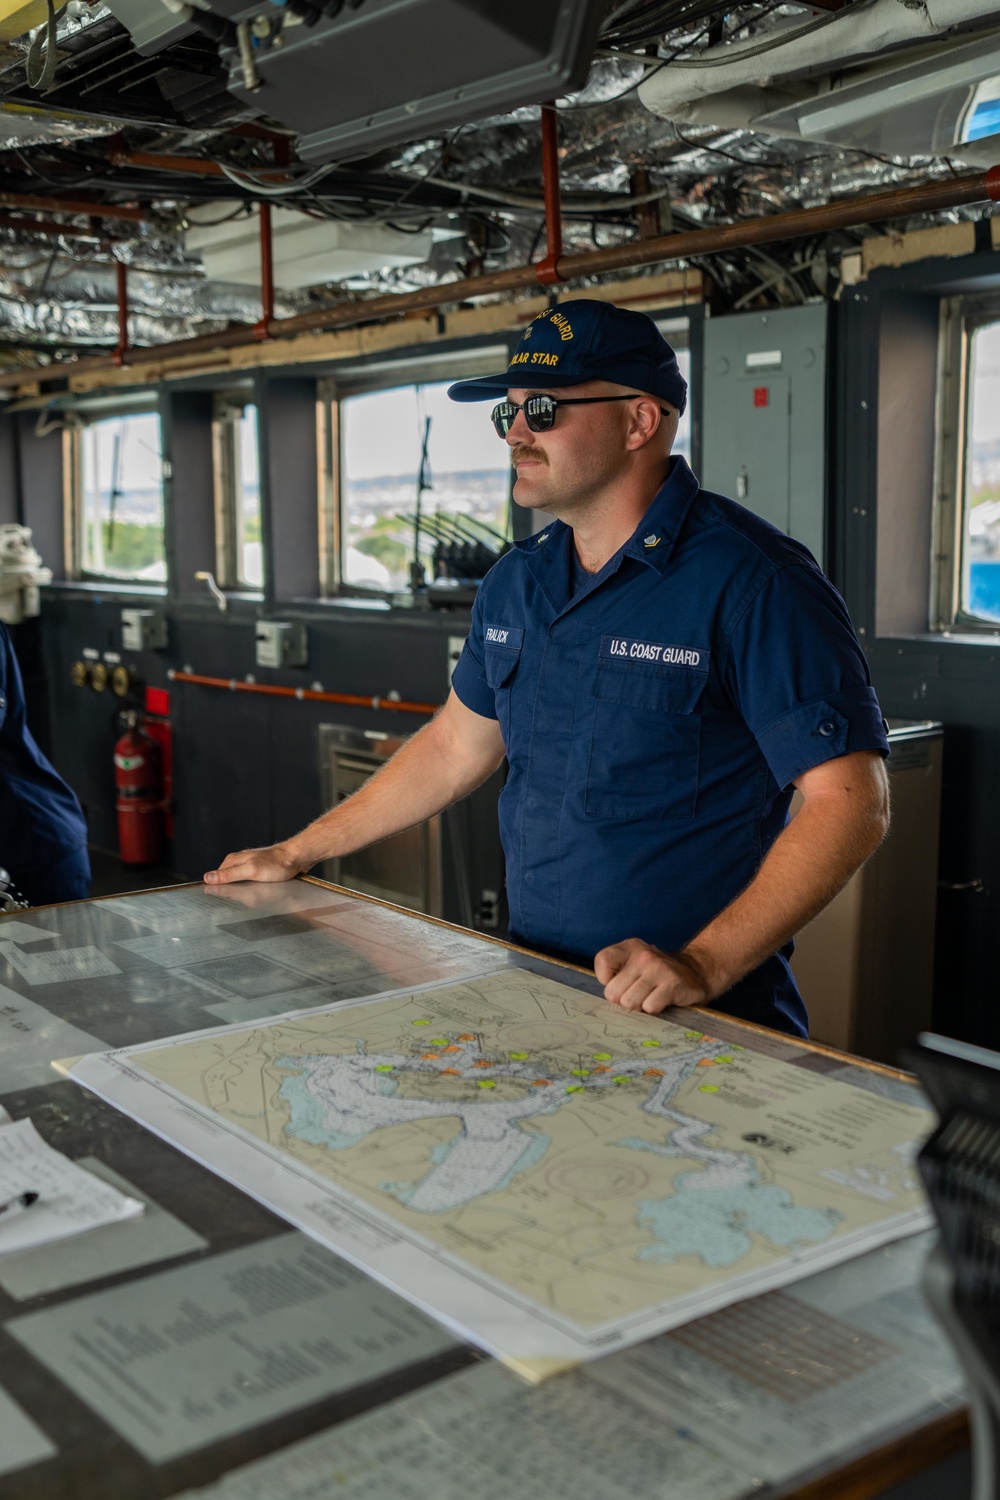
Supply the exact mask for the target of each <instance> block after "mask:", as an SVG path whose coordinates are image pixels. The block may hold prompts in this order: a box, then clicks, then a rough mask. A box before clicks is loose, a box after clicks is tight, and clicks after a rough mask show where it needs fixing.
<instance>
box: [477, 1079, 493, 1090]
mask: <svg viewBox="0 0 1000 1500" xmlns="http://www.w3.org/2000/svg"><path fill="white" fill-rule="evenodd" d="M476 1088H479V1089H495V1088H496V1084H495V1083H494V1082H493V1079H492V1078H480V1079H479V1080H478V1081H477V1083H476Z"/></svg>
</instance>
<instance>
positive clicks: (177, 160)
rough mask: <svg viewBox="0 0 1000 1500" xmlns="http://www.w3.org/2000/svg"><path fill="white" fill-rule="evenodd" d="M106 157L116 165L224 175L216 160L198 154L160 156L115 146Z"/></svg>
mask: <svg viewBox="0 0 1000 1500" xmlns="http://www.w3.org/2000/svg"><path fill="white" fill-rule="evenodd" d="M108 159H109V161H110V162H111V163H112V165H113V166H116V167H148V168H150V169H151V170H152V171H155V172H193V173H194V174H195V175H196V176H199V177H225V175H226V174H225V172H224V171H223V170H222V168H221V167H220V166H219V163H218V162H217V161H204V160H203V159H202V158H201V157H200V156H160V155H157V154H156V153H155V152H152V151H122V150H120V149H118V148H115V149H113V150H111V151H109V152H108Z"/></svg>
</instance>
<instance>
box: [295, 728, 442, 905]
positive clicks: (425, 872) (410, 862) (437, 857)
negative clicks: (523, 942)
mask: <svg viewBox="0 0 1000 1500" xmlns="http://www.w3.org/2000/svg"><path fill="white" fill-rule="evenodd" d="M404 738H405V737H404V736H402V735H390V734H382V733H380V732H379V731H377V730H373V729H352V728H349V727H347V726H345V725H340V724H323V725H321V726H320V732H319V742H320V771H321V776H322V783H323V805H324V807H334V806H336V804H337V803H338V802H343V801H344V799H345V797H349V796H350V795H351V793H352V792H356V791H357V790H358V788H359V787H362V786H363V785H364V784H365V782H366V781H367V780H368V778H369V777H370V776H374V774H375V772H376V771H377V770H378V769H379V767H380V766H382V765H384V764H385V762H386V761H387V760H388V759H389V758H390V756H392V755H394V754H395V753H396V751H397V750H398V749H399V748H400V746H401V745H402V744H403V742H404ZM323 877H324V879H326V880H332V881H334V882H335V883H336V884H337V885H345V886H347V887H348V889H349V890H352V891H361V892H362V893H363V894H364V895H366V896H378V897H380V898H381V900H383V901H392V902H395V904H396V905H397V906H406V907H409V908H410V909H411V910H412V911H419V912H424V913H426V915H427V916H431V917H440V916H441V915H443V897H442V882H441V818H440V816H438V817H434V818H429V819H428V820H427V821H426V822H425V823H418V824H416V825H415V827H413V828H407V829H405V830H404V831H403V832H402V833H397V834H394V835H393V837H392V838H388V839H383V840H382V842H381V843H378V844H370V845H369V846H368V847H367V848H365V849H358V850H357V851H356V853H354V854H348V855H345V856H344V858H343V859H328V860H327V861H326V862H325V863H324V866H323ZM470 925H471V924H470Z"/></svg>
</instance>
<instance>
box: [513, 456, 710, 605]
mask: <svg viewBox="0 0 1000 1500" xmlns="http://www.w3.org/2000/svg"><path fill="white" fill-rule="evenodd" d="M698 490H699V485H698V481H697V479H696V478H695V476H694V474H693V473H692V472H691V469H690V468H689V467H688V464H687V463H686V461H685V460H684V459H683V458H682V457H681V455H680V454H675V455H674V457H673V458H672V459H671V460H670V472H669V473H668V475H667V477H666V479H665V480H664V482H663V484H662V485H661V486H660V488H659V489H658V490H657V492H656V494H655V495H654V496H653V499H652V502H651V504H650V505H649V508H648V509H647V511H646V513H645V515H644V516H643V518H642V520H641V521H640V522H639V525H638V526H637V527H636V529H635V531H634V532H633V533H632V536H631V537H630V538H629V540H628V541H627V542H626V543H625V545H624V547H622V548H621V549H620V550H619V551H618V552H616V553H615V555H614V557H612V558H609V560H608V562H607V563H605V565H604V567H603V568H602V569H601V570H600V572H599V573H596V574H595V575H594V582H597V581H603V579H604V578H605V577H607V576H608V575H609V574H610V573H613V572H616V571H617V569H618V568H619V567H620V566H621V562H622V559H623V558H625V557H631V558H634V559H635V560H636V561H637V562H641V563H644V564H645V565H646V567H649V568H655V569H656V570H657V571H659V572H662V571H663V569H664V568H665V567H666V565H667V562H668V561H669V559H670V556H671V554H672V552H673V549H674V546H675V544H676V542H677V538H678V537H679V536H680V533H681V530H682V528H683V526H684V521H685V518H686V517H687V514H688V511H689V510H690V509H691V506H692V504H693V502H694V499H695V497H696V495H697V494H698ZM572 545H573V533H572V530H571V528H570V527H569V526H567V525H566V523H565V521H552V522H551V523H550V524H549V525H548V526H546V527H545V529H544V531H539V532H536V533H535V535H534V536H529V537H527V538H525V539H524V540H523V541H520V542H515V543H514V546H515V547H516V548H517V549H518V551H520V552H523V553H525V555H526V558H527V561H528V564H529V566H530V567H531V570H532V572H533V573H534V574H535V576H536V578H537V579H538V581H539V583H540V584H541V586H542V588H543V589H544V590H545V592H546V593H547V594H548V596H549V598H550V600H551V602H552V603H553V605H554V606H555V608H556V609H557V610H561V609H563V608H565V607H566V605H567V603H575V602H576V601H577V600H579V599H580V598H582V597H583V596H584V595H585V594H586V593H589V592H590V588H589V586H587V585H585V586H584V588H583V589H582V590H581V591H580V593H578V594H577V595H575V596H573V598H572V599H571V598H570V597H569V596H568V595H567V597H566V599H564V598H563V592H564V590H565V589H566V587H567V583H568V575H569V565H568V549H569V547H571V546H572ZM546 563H548V564H550V566H545V564H546Z"/></svg>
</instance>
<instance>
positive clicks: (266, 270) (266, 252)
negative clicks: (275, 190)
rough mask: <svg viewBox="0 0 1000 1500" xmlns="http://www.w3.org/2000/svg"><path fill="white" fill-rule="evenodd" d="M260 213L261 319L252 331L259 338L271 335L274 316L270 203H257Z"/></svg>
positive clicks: (266, 337) (272, 242)
mask: <svg viewBox="0 0 1000 1500" xmlns="http://www.w3.org/2000/svg"><path fill="white" fill-rule="evenodd" d="M258 210H259V213H260V302H261V309H262V313H261V319H260V322H259V323H255V324H254V329H253V331H254V333H255V334H256V335H257V337H258V338H259V339H269V338H270V337H271V333H270V328H271V322H272V320H273V318H274V241H273V239H272V236H271V205H270V203H261V204H259V205H258Z"/></svg>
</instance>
